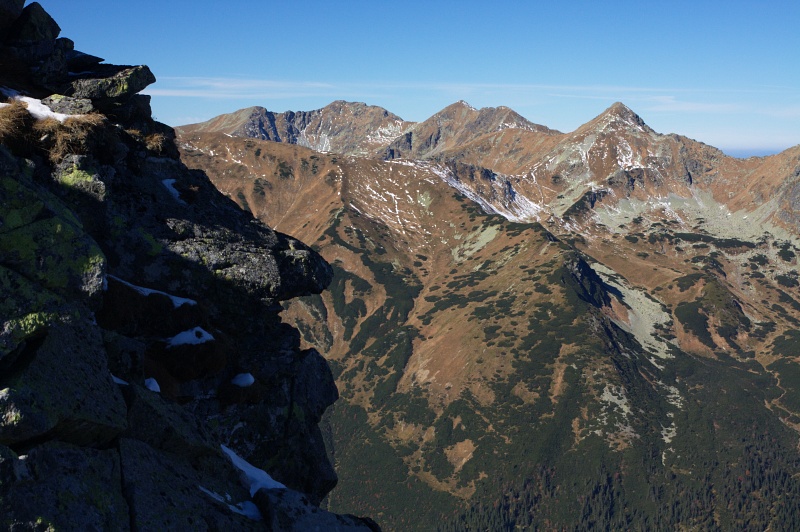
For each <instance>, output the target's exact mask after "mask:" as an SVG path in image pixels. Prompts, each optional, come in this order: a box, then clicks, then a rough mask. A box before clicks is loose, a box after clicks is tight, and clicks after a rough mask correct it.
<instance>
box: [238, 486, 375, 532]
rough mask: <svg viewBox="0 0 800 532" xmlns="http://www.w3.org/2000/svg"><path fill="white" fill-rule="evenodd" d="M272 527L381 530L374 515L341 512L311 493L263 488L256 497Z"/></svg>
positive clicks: (295, 531) (302, 530)
mask: <svg viewBox="0 0 800 532" xmlns="http://www.w3.org/2000/svg"><path fill="white" fill-rule="evenodd" d="M253 500H254V501H255V503H256V505H258V508H259V510H260V511H261V514H262V515H263V516H264V518H265V520H266V522H267V527H268V528H269V529H270V530H284V531H286V532H289V531H291V532H306V531H310V530H320V531H322V530H324V531H325V532H339V531H356V530H360V531H363V532H368V531H369V532H380V527H378V525H377V524H376V523H375V522H374V521H372V520H371V519H360V518H358V517H355V516H352V515H337V514H334V513H331V512H327V511H325V510H321V509H320V508H319V507H317V506H315V505H313V504H311V502H310V501H309V500H308V498H307V497H305V496H304V495H303V494H301V493H298V492H296V491H293V490H277V489H271V490H268V489H261V490H258V492H257V493H256V494H255V496H254V497H253Z"/></svg>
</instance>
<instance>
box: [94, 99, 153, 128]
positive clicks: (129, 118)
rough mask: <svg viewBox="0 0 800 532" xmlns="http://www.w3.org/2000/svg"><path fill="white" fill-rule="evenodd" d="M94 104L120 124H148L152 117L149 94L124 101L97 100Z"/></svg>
mask: <svg viewBox="0 0 800 532" xmlns="http://www.w3.org/2000/svg"><path fill="white" fill-rule="evenodd" d="M94 104H95V105H96V106H97V108H98V109H99V110H100V111H102V112H103V113H105V114H106V115H107V116H108V117H110V118H112V119H114V120H116V121H118V122H124V123H134V124H139V123H143V122H144V123H147V122H149V121H150V116H151V115H152V109H151V108H150V96H149V95H147V94H136V95H134V96H131V97H130V98H126V99H124V100H116V99H112V100H95V101H94Z"/></svg>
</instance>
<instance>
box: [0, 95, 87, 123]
mask: <svg viewBox="0 0 800 532" xmlns="http://www.w3.org/2000/svg"><path fill="white" fill-rule="evenodd" d="M0 92H1V93H3V95H4V96H5V97H6V98H13V99H15V100H18V101H20V102H23V103H25V104H26V105H27V107H28V113H30V115H31V116H32V117H34V118H35V119H36V120H44V119H46V118H53V119H55V120H58V121H59V122H61V123H63V122H64V120H66V119H67V118H69V117H71V116H72V117H76V116H83V115H65V114H63V113H56V112H55V111H53V110H52V109H50V108H49V107H47V106H46V105H45V104H43V103H42V100H38V99H36V98H30V97H28V96H22V95H20V94H19V93H18V92H17V91H15V90H12V89H8V88H5V87H3V88H0ZM9 105H11V104H8V103H0V108H2V107H7V106H9Z"/></svg>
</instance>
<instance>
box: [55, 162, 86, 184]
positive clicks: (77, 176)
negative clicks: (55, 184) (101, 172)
mask: <svg viewBox="0 0 800 532" xmlns="http://www.w3.org/2000/svg"><path fill="white" fill-rule="evenodd" d="M58 181H59V182H60V183H61V184H63V185H67V186H68V187H78V186H80V185H82V184H88V183H91V182H92V181H94V177H92V174H90V173H88V172H86V171H85V170H81V169H80V168H78V167H77V166H73V167H72V169H71V170H70V171H69V172H65V173H63V174H61V175H60V176H59V177H58Z"/></svg>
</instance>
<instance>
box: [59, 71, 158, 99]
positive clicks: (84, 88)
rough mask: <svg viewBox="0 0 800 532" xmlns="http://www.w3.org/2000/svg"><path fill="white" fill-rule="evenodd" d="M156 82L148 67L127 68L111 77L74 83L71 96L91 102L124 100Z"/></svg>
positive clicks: (87, 79)
mask: <svg viewBox="0 0 800 532" xmlns="http://www.w3.org/2000/svg"><path fill="white" fill-rule="evenodd" d="M155 81H156V77H155V76H154V75H153V73H152V72H150V69H149V68H147V67H146V66H143V65H142V66H134V67H127V68H123V69H122V70H119V71H118V72H116V73H114V74H113V75H111V76H109V77H100V78H86V79H79V80H75V81H73V82H72V89H73V93H72V94H71V95H70V96H72V97H73V98H88V99H90V100H99V99H115V98H124V97H128V96H133V95H134V94H136V93H138V92H140V91H142V90H144V89H145V88H146V87H147V86H148V85H150V84H152V83H155Z"/></svg>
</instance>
